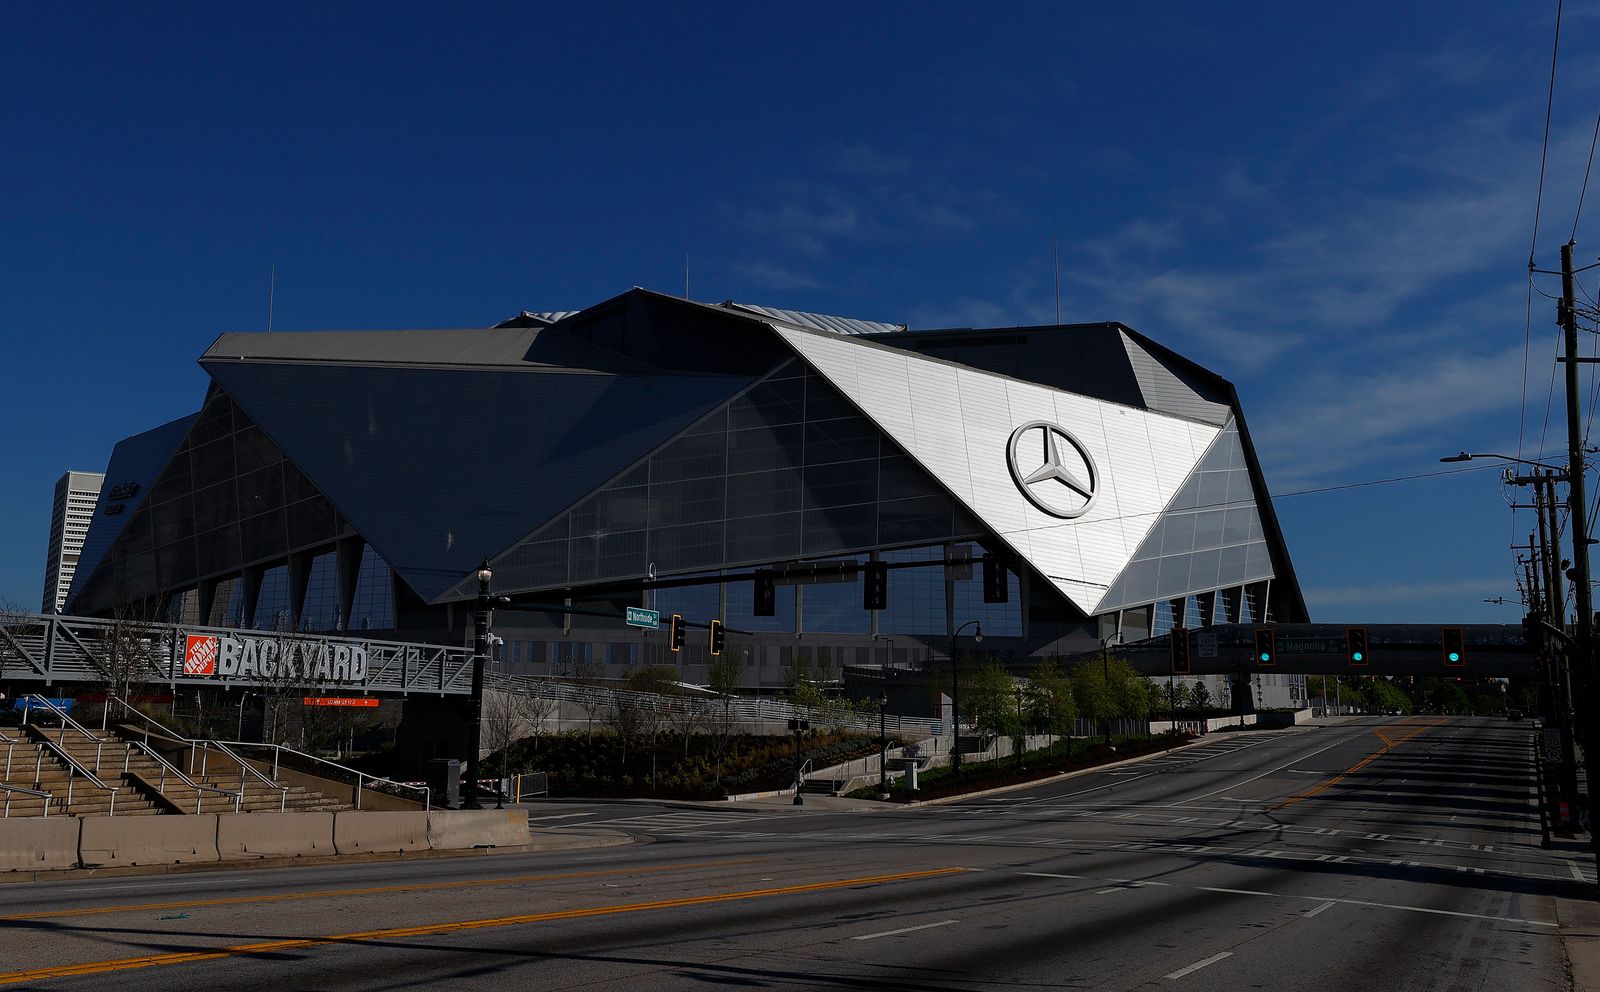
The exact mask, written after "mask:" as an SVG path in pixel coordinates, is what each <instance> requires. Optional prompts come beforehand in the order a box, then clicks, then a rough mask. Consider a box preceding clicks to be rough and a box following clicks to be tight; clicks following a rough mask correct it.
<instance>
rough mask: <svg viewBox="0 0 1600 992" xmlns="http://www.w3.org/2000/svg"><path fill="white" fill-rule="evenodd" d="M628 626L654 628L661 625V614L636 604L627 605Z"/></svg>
mask: <svg viewBox="0 0 1600 992" xmlns="http://www.w3.org/2000/svg"><path fill="white" fill-rule="evenodd" d="M628 626H630V627H644V628H646V629H647V630H655V629H656V628H657V627H660V626H661V614H660V613H658V612H656V611H655V610H644V609H640V608H639V607H637V606H630V607H628Z"/></svg>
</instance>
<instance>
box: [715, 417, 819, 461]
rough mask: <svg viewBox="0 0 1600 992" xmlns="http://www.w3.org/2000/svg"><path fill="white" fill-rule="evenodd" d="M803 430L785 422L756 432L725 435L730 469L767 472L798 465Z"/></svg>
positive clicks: (799, 426) (800, 426)
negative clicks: (726, 436)
mask: <svg viewBox="0 0 1600 992" xmlns="http://www.w3.org/2000/svg"><path fill="white" fill-rule="evenodd" d="M804 440H805V429H804V427H803V426H802V425H800V424H785V425H783V426H780V427H772V428H768V429H766V430H759V431H734V432H732V433H731V434H729V436H728V470H729V471H730V472H767V471H771V470H774V469H785V468H793V467H795V466H797V465H799V464H800V453H801V445H802V444H803V443H804Z"/></svg>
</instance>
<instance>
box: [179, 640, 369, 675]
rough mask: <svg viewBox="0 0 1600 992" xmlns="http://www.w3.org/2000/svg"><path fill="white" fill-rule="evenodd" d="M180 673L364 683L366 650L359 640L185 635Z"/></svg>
mask: <svg viewBox="0 0 1600 992" xmlns="http://www.w3.org/2000/svg"><path fill="white" fill-rule="evenodd" d="M183 674H185V675H188V676H200V677H206V676H214V677H218V678H222V679H241V680H245V679H251V680H255V679H259V680H270V681H281V682H343V683H347V684H350V685H362V684H364V683H365V682H366V680H367V647H366V645H365V644H361V643H359V642H353V641H351V642H339V641H327V640H321V639H318V640H301V639H299V638H293V637H286V636H272V635H268V636H265V637H259V636H253V635H250V634H187V635H185V639H184V649H183Z"/></svg>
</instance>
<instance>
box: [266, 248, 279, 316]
mask: <svg viewBox="0 0 1600 992" xmlns="http://www.w3.org/2000/svg"><path fill="white" fill-rule="evenodd" d="M277 291H278V263H277V262H273V263H272V274H271V275H269V276H267V333H268V334H271V333H272V299H273V297H274V296H276V295H277Z"/></svg>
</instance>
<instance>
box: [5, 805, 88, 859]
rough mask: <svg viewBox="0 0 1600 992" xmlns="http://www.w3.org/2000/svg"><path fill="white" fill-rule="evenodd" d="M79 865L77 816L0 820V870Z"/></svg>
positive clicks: (22, 817)
mask: <svg viewBox="0 0 1600 992" xmlns="http://www.w3.org/2000/svg"><path fill="white" fill-rule="evenodd" d="M77 864H78V818H77V817H75V816H19V817H17V818H16V819H11V818H10V817H6V818H5V819H0V871H42V870H44V869H48V868H75V867H77Z"/></svg>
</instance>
